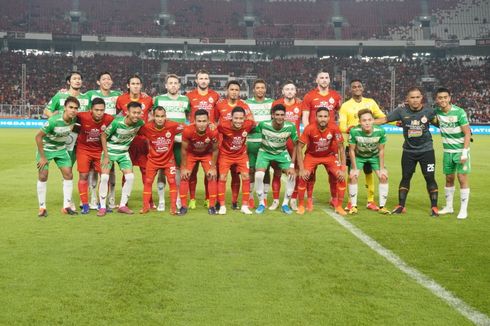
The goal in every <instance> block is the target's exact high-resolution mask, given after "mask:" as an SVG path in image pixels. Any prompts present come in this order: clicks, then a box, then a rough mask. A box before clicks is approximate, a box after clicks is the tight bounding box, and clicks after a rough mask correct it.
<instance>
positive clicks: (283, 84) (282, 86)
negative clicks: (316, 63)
mask: <svg viewBox="0 0 490 326" xmlns="http://www.w3.org/2000/svg"><path fill="white" fill-rule="evenodd" d="M289 84H293V85H294V87H296V85H295V84H294V82H293V81H292V80H291V79H287V80H285V81H284V83H282V85H281V89H283V88H284V86H286V85H289Z"/></svg>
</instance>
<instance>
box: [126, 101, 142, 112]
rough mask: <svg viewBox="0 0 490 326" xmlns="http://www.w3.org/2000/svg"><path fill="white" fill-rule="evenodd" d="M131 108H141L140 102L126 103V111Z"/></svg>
mask: <svg viewBox="0 0 490 326" xmlns="http://www.w3.org/2000/svg"><path fill="white" fill-rule="evenodd" d="M131 108H140V109H141V108H142V106H141V103H140V102H136V101H131V102H129V103H128V111H129V110H130V109H131Z"/></svg>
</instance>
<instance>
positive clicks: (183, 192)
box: [179, 110, 218, 215]
mask: <svg viewBox="0 0 490 326" xmlns="http://www.w3.org/2000/svg"><path fill="white" fill-rule="evenodd" d="M194 121H195V122H194V123H193V124H190V125H188V126H187V127H185V129H184V131H183V133H182V165H181V167H180V171H181V177H182V180H181V181H180V198H181V202H182V207H181V208H180V211H179V215H185V214H186V213H187V193H188V192H189V178H190V176H191V173H192V171H193V169H194V165H196V163H199V162H201V165H202V168H203V169H204V173H205V174H206V178H207V180H208V187H207V188H208V191H209V208H208V213H209V214H210V215H216V207H215V204H216V196H217V185H216V175H217V173H216V161H217V158H218V131H217V130H216V129H214V130H211V128H210V127H209V124H210V122H209V116H208V112H207V111H206V110H197V111H196V113H195V114H194Z"/></svg>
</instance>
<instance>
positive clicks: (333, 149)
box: [296, 107, 347, 215]
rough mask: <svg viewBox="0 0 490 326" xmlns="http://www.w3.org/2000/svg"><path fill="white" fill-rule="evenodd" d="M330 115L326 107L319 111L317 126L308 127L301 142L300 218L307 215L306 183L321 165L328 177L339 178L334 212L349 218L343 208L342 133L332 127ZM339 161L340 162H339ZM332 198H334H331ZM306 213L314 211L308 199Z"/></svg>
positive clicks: (313, 124) (344, 184)
mask: <svg viewBox="0 0 490 326" xmlns="http://www.w3.org/2000/svg"><path fill="white" fill-rule="evenodd" d="M329 120H330V115H329V111H328V109H327V108H326V107H320V108H318V109H317V111H316V123H312V124H309V125H308V126H307V127H306V128H305V130H304V131H303V134H302V135H301V137H300V138H299V146H298V153H297V157H298V165H299V170H300V172H299V185H298V210H297V211H296V212H297V213H298V214H300V215H302V214H304V213H305V206H304V197H305V190H306V185H307V181H308V180H309V178H310V177H311V176H312V174H313V173H314V172H315V170H316V167H317V166H318V165H323V166H324V167H325V169H326V170H327V172H328V173H329V175H330V174H331V175H334V176H335V177H336V178H337V182H336V184H337V185H336V190H335V193H336V197H335V198H333V200H332V202H333V206H334V209H335V212H336V213H338V214H340V215H347V213H346V212H345V210H344V209H343V208H342V202H343V200H344V193H345V188H346V182H345V176H344V174H345V169H346V167H345V152H344V149H343V141H344V138H343V137H342V133H341V132H340V130H339V128H338V127H337V126H336V125H335V124H333V123H329ZM305 145H306V146H307V147H306V154H305V157H304V159H303V148H304V146H305ZM338 157H340V162H339V160H338ZM332 195H333V194H332ZM306 210H307V211H309V212H311V211H312V210H313V199H312V198H311V197H308V201H307V207H306Z"/></svg>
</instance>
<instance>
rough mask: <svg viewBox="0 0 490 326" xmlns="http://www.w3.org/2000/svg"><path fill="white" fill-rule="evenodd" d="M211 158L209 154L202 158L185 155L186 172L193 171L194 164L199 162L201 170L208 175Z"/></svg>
mask: <svg viewBox="0 0 490 326" xmlns="http://www.w3.org/2000/svg"><path fill="white" fill-rule="evenodd" d="M212 158H213V156H212V155H211V154H209V155H204V156H194V155H191V154H187V162H186V168H187V169H188V170H192V169H194V166H195V165H196V163H199V162H201V165H202V168H203V169H204V172H205V173H208V171H209V169H210V168H211V161H212Z"/></svg>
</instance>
